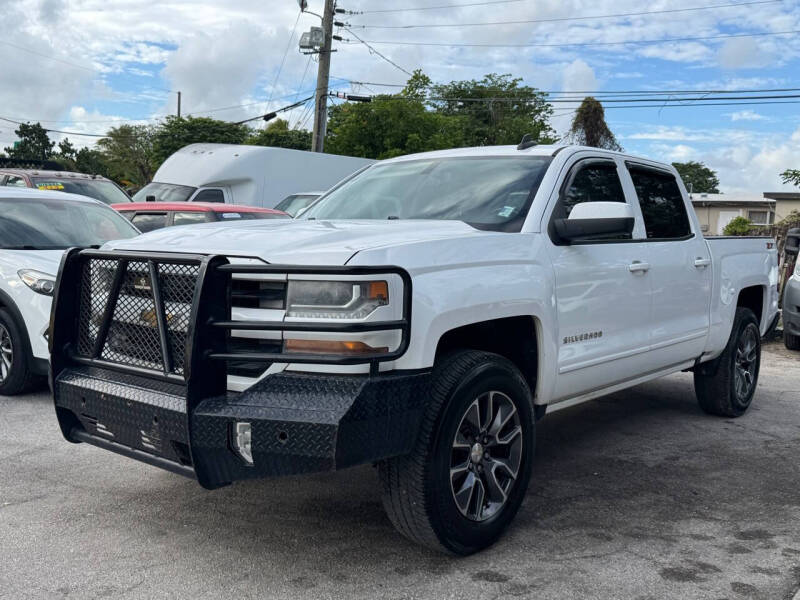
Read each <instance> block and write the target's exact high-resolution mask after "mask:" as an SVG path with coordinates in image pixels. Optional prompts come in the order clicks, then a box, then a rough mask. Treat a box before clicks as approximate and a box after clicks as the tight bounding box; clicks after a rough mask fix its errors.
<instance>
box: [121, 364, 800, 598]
mask: <svg viewBox="0 0 800 600" xmlns="http://www.w3.org/2000/svg"><path fill="white" fill-rule="evenodd" d="M764 396H768V393H766V392H765V391H763V390H760V391H759V397H757V400H756V405H755V406H754V407H753V409H752V410H751V412H749V413H748V415H746V416H745V417H743V418H742V419H739V420H725V419H716V418H712V417H709V416H706V415H704V414H703V413H702V412H701V411H700V409H699V408H698V406H697V404H696V402H695V400H694V394H693V389H692V383H691V377H690V376H687V375H676V376H672V377H669V378H667V379H663V380H659V381H656V382H652V383H649V384H646V385H644V386H639V387H637V388H634V389H632V390H627V391H624V392H620V393H617V394H614V395H611V396H607V397H604V398H601V399H598V400H596V401H593V402H590V403H587V404H584V405H582V406H577V407H573V408H570V409H566V410H564V411H562V412H557V413H555V414H553V415H549V416H547V417H546V418H545V419H544V420H543V421H541V422H540V423H539V424H538V427H537V457H536V460H535V464H534V477H533V479H532V484H531V488H530V490H529V494H528V498H527V500H526V502H525V504H524V505H523V507H522V509H521V510H520V513H519V515H518V516H517V519H516V521H515V522H514V523H513V524H512V526H511V528H510V530H509V532H508V533H507V535H506V536H505V537H504V538H503V539H502V540H501V541H500V542H499V543H498V544H496V545H495V546H494V547H493V548H490V549H489V550H487V551H485V552H483V553H481V554H479V555H476V556H473V557H468V558H466V559H462V560H454V559H452V558H449V557H445V556H441V555H437V554H435V553H432V552H429V551H427V550H424V549H421V548H420V547H418V546H416V545H414V544H412V543H410V542H408V541H406V540H405V539H404V538H402V537H401V536H400V535H399V534H397V533H396V532H395V531H394V529H393V528H392V526H391V524H390V523H389V520H388V518H387V517H386V516H385V514H384V512H383V509H382V506H381V501H380V490H379V487H378V481H377V476H376V474H375V473H374V472H373V469H372V468H371V467H368V466H365V467H359V468H355V469H350V470H347V471H342V472H339V473H326V474H319V475H312V476H304V477H289V478H285V479H274V480H266V481H259V482H249V483H244V484H237V485H235V486H231V487H229V488H224V489H221V490H217V491H214V492H205V491H203V490H200V489H199V488H197V487H196V484H194V483H193V482H189V481H184V480H182V479H177V478H175V477H174V476H172V475H169V474H165V473H160V472H157V471H154V470H152V469H148V470H147V471H146V475H147V479H146V480H141V479H140V480H139V481H138V483H139V485H137V486H136V488H135V489H133V490H130V493H131V498H130V501H131V502H135V503H137V505H138V506H139V507H140V510H143V511H144V513H145V514H144V515H140V516H141V517H142V520H141V522H140V523H138V525H137V527H139V528H141V529H142V530H143V532H142V534H143V535H146V536H148V537H150V536H153V537H154V538H163V539H165V540H169V541H168V542H167V544H168V545H169V546H174V547H175V548H178V547H180V548H182V549H183V550H182V552H181V554H185V553H186V552H191V554H192V560H193V561H199V562H200V564H207V565H208V566H209V568H212V565H213V568H214V570H215V572H219V570H220V569H224V571H222V572H225V573H228V574H229V575H230V576H231V577H232V578H235V577H239V576H242V577H246V579H247V581H249V582H251V583H255V582H256V581H260V582H261V583H260V584H259V585H267V584H270V585H276V584H277V582H278V581H280V582H281V585H282V586H286V589H287V590H296V591H302V590H309V591H310V590H315V591H316V592H318V593H323V591H324V590H326V589H329V588H330V589H336V590H340V591H343V590H348V589H349V590H350V592H352V593H354V594H357V593H358V592H359V590H361V592H363V591H364V589H365V588H364V586H375V585H378V583H379V584H380V586H379V587H380V589H399V590H411V589H416V588H419V586H422V587H424V589H426V590H429V591H430V590H432V589H434V588H435V586H436V585H438V584H437V582H438V581H440V580H442V579H444V580H446V579H449V578H452V577H456V576H458V577H459V581H460V582H461V583H460V584H459V587H458V589H460V590H463V591H464V592H465V593H466V592H469V591H470V590H472V591H480V592H481V593H483V591H485V590H486V589H487V586H489V587H490V588H491V589H496V590H497V591H502V594H504V595H520V596H525V595H527V594H529V593H530V594H533V593H534V592H536V593H540V592H542V593H544V592H547V593H550V592H553V591H554V590H557V589H562V591H563V590H565V589H572V590H573V591H574V590H577V589H581V586H582V585H584V583H582V582H585V584H586V585H590V586H595V587H596V586H598V585H601V584H602V585H606V584H607V585H610V586H611V585H612V583H611V582H612V581H616V582H617V583H614V584H613V586H612V587H611V588H610V589H609V593H610V597H634V596H636V595H638V594H644V592H645V591H648V593H653V590H658V589H662V591H663V590H667V589H673V588H672V587H671V586H679V588H678V589H683V588H681V587H680V586H683V585H688V584H691V585H692V586H695V587H694V588H691V589H704V587H705V588H708V590H709V592H710V591H711V590H714V592H715V593H718V592H719V593H723V594H724V593H730V592H735V593H737V594H739V595H742V594H744V595H745V596H746V597H759V594H760V593H761V592H760V591H759V590H761V589H762V587H760V586H764V585H768V584H769V585H779V586H780V589H781V590H783V589H784V588H785V589H786V590H789V589H790V588H792V586H794V585H795V583H796V581H795V580H797V581H800V571H797V570H795V571H792V568H794V567H793V565H795V564H797V563H798V562H800V535H799V533H800V532H799V531H798V530H799V529H800V527H798V525H797V516H798V514H800V499H798V496H797V493H796V489H797V483H798V481H800V477H798V469H797V467H795V466H794V465H795V462H796V456H797V451H798V449H800V442H798V439H797V432H796V428H795V430H794V432H793V434H794V435H793V436H791V435H787V433H789V432H788V431H784V430H781V429H780V427H778V428H777V430H775V425H774V423H773V422H774V421H776V415H780V409H779V407H777V406H774V402H770V403H767V402H764V400H765V398H764ZM759 399H760V400H761V401H762V403H763V404H765V405H766V406H759ZM771 400H774V399H771ZM770 427H772V430H770ZM787 477H789V478H790V480H789V485H788V486H787ZM153 479H155V480H156V481H153ZM745 563H746V566H742V565H743V564H745ZM534 566H535V568H534ZM742 569H744V571H745V572H744V573H742V572H741V571H742ZM631 570H632V571H633V572H634V575H632V574H631ZM598 571H602V572H603V578H601V581H597V580H596V575H597V572H598ZM620 577H622V578H623V579H622V580H620V579H619V578H620ZM276 578H277V579H276ZM605 578H608V579H607V580H606V579H605ZM621 581H624V582H625V583H621ZM465 582H466V583H465ZM603 582H605V583H603ZM565 584H569V586H573V587H572V588H563V586H564V585H565ZM734 584H736V585H734ZM431 586H433V587H431ZM559 586H561V587H560V588H559ZM620 586H621V587H620ZM626 586H628V587H626ZM698 586H699V587H698ZM270 589H272V588H270ZM370 589H375V588H374V587H373V588H370ZM420 589H421V588H420ZM593 589H594V588H593ZM626 589H627V590H628V591H629V592H630V595H629V594H628V593H627V592H626V593H623V590H626ZM770 589H772V588H770ZM612 590H614V591H613V593H612ZM781 593H783V592H781ZM786 593H787V594H788V592H786ZM616 594H619V596H616ZM344 595H346V594H344ZM412 595H413V594H412ZM642 597H645V596H644V595H642ZM653 597H659V594H656V595H655V596H653Z"/></svg>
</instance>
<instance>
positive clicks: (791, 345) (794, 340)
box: [783, 326, 800, 350]
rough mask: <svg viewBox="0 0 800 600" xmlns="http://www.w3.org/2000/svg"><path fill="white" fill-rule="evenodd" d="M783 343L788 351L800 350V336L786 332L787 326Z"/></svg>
mask: <svg viewBox="0 0 800 600" xmlns="http://www.w3.org/2000/svg"><path fill="white" fill-rule="evenodd" d="M783 343H784V345H785V346H786V349H787V350H800V335H792V334H791V333H789V332H788V331H786V326H784V330H783Z"/></svg>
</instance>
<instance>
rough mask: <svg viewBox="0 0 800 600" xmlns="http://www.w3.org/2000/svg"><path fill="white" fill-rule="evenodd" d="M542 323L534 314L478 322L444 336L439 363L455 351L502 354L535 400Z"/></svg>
mask: <svg viewBox="0 0 800 600" xmlns="http://www.w3.org/2000/svg"><path fill="white" fill-rule="evenodd" d="M541 340H542V336H541V322H540V321H539V319H538V318H537V317H535V316H534V315H516V316H510V317H500V318H496V319H487V320H485V321H476V322H473V323H468V324H465V325H461V326H459V327H454V328H452V329H449V330H447V331H445V332H443V333H442V335H441V336H439V339H438V340H437V343H436V354H435V356H436V360H438V359H439V358H440V357H441V356H443V355H445V354H447V353H448V352H450V351H453V350H456V349H464V350H483V351H485V352H492V353H494V354H499V355H500V356H503V357H505V358H507V359H508V360H510V361H511V362H512V363H514V365H515V366H516V367H517V368H518V369H519V370H520V372H521V373H522V375H523V376H524V377H525V381H526V382H527V383H528V387H530V389H531V393H532V394H533V398H534V405H535V399H536V398H537V396H538V388H537V386H538V385H539V384H540V381H541V377H540V370H541V361H540V356H541V354H542V353H541V348H540V345H541Z"/></svg>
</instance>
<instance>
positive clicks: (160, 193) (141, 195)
mask: <svg viewBox="0 0 800 600" xmlns="http://www.w3.org/2000/svg"><path fill="white" fill-rule="evenodd" d="M196 189H197V188H194V187H191V186H188V185H175V184H174V183H158V182H157V181H154V182H153V183H148V184H147V185H146V186H144V187H143V188H142V189H140V190H139V191H138V192H136V194H135V195H134V196H133V201H134V202H146V201H147V197H148V196H155V199H156V200H155V201H156V202H186V201H187V200H188V199H189V198H190V197H191V195H192V194H193V193H194V191H195V190H196Z"/></svg>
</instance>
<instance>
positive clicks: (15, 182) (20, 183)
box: [6, 175, 28, 187]
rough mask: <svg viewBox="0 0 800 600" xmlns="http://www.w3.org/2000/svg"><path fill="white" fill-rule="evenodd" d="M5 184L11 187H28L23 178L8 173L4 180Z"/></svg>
mask: <svg viewBox="0 0 800 600" xmlns="http://www.w3.org/2000/svg"><path fill="white" fill-rule="evenodd" d="M6 185H8V186H11V187H28V184H27V183H25V179H23V178H22V177H20V176H19V175H9V176H8V179H7V180H6Z"/></svg>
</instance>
